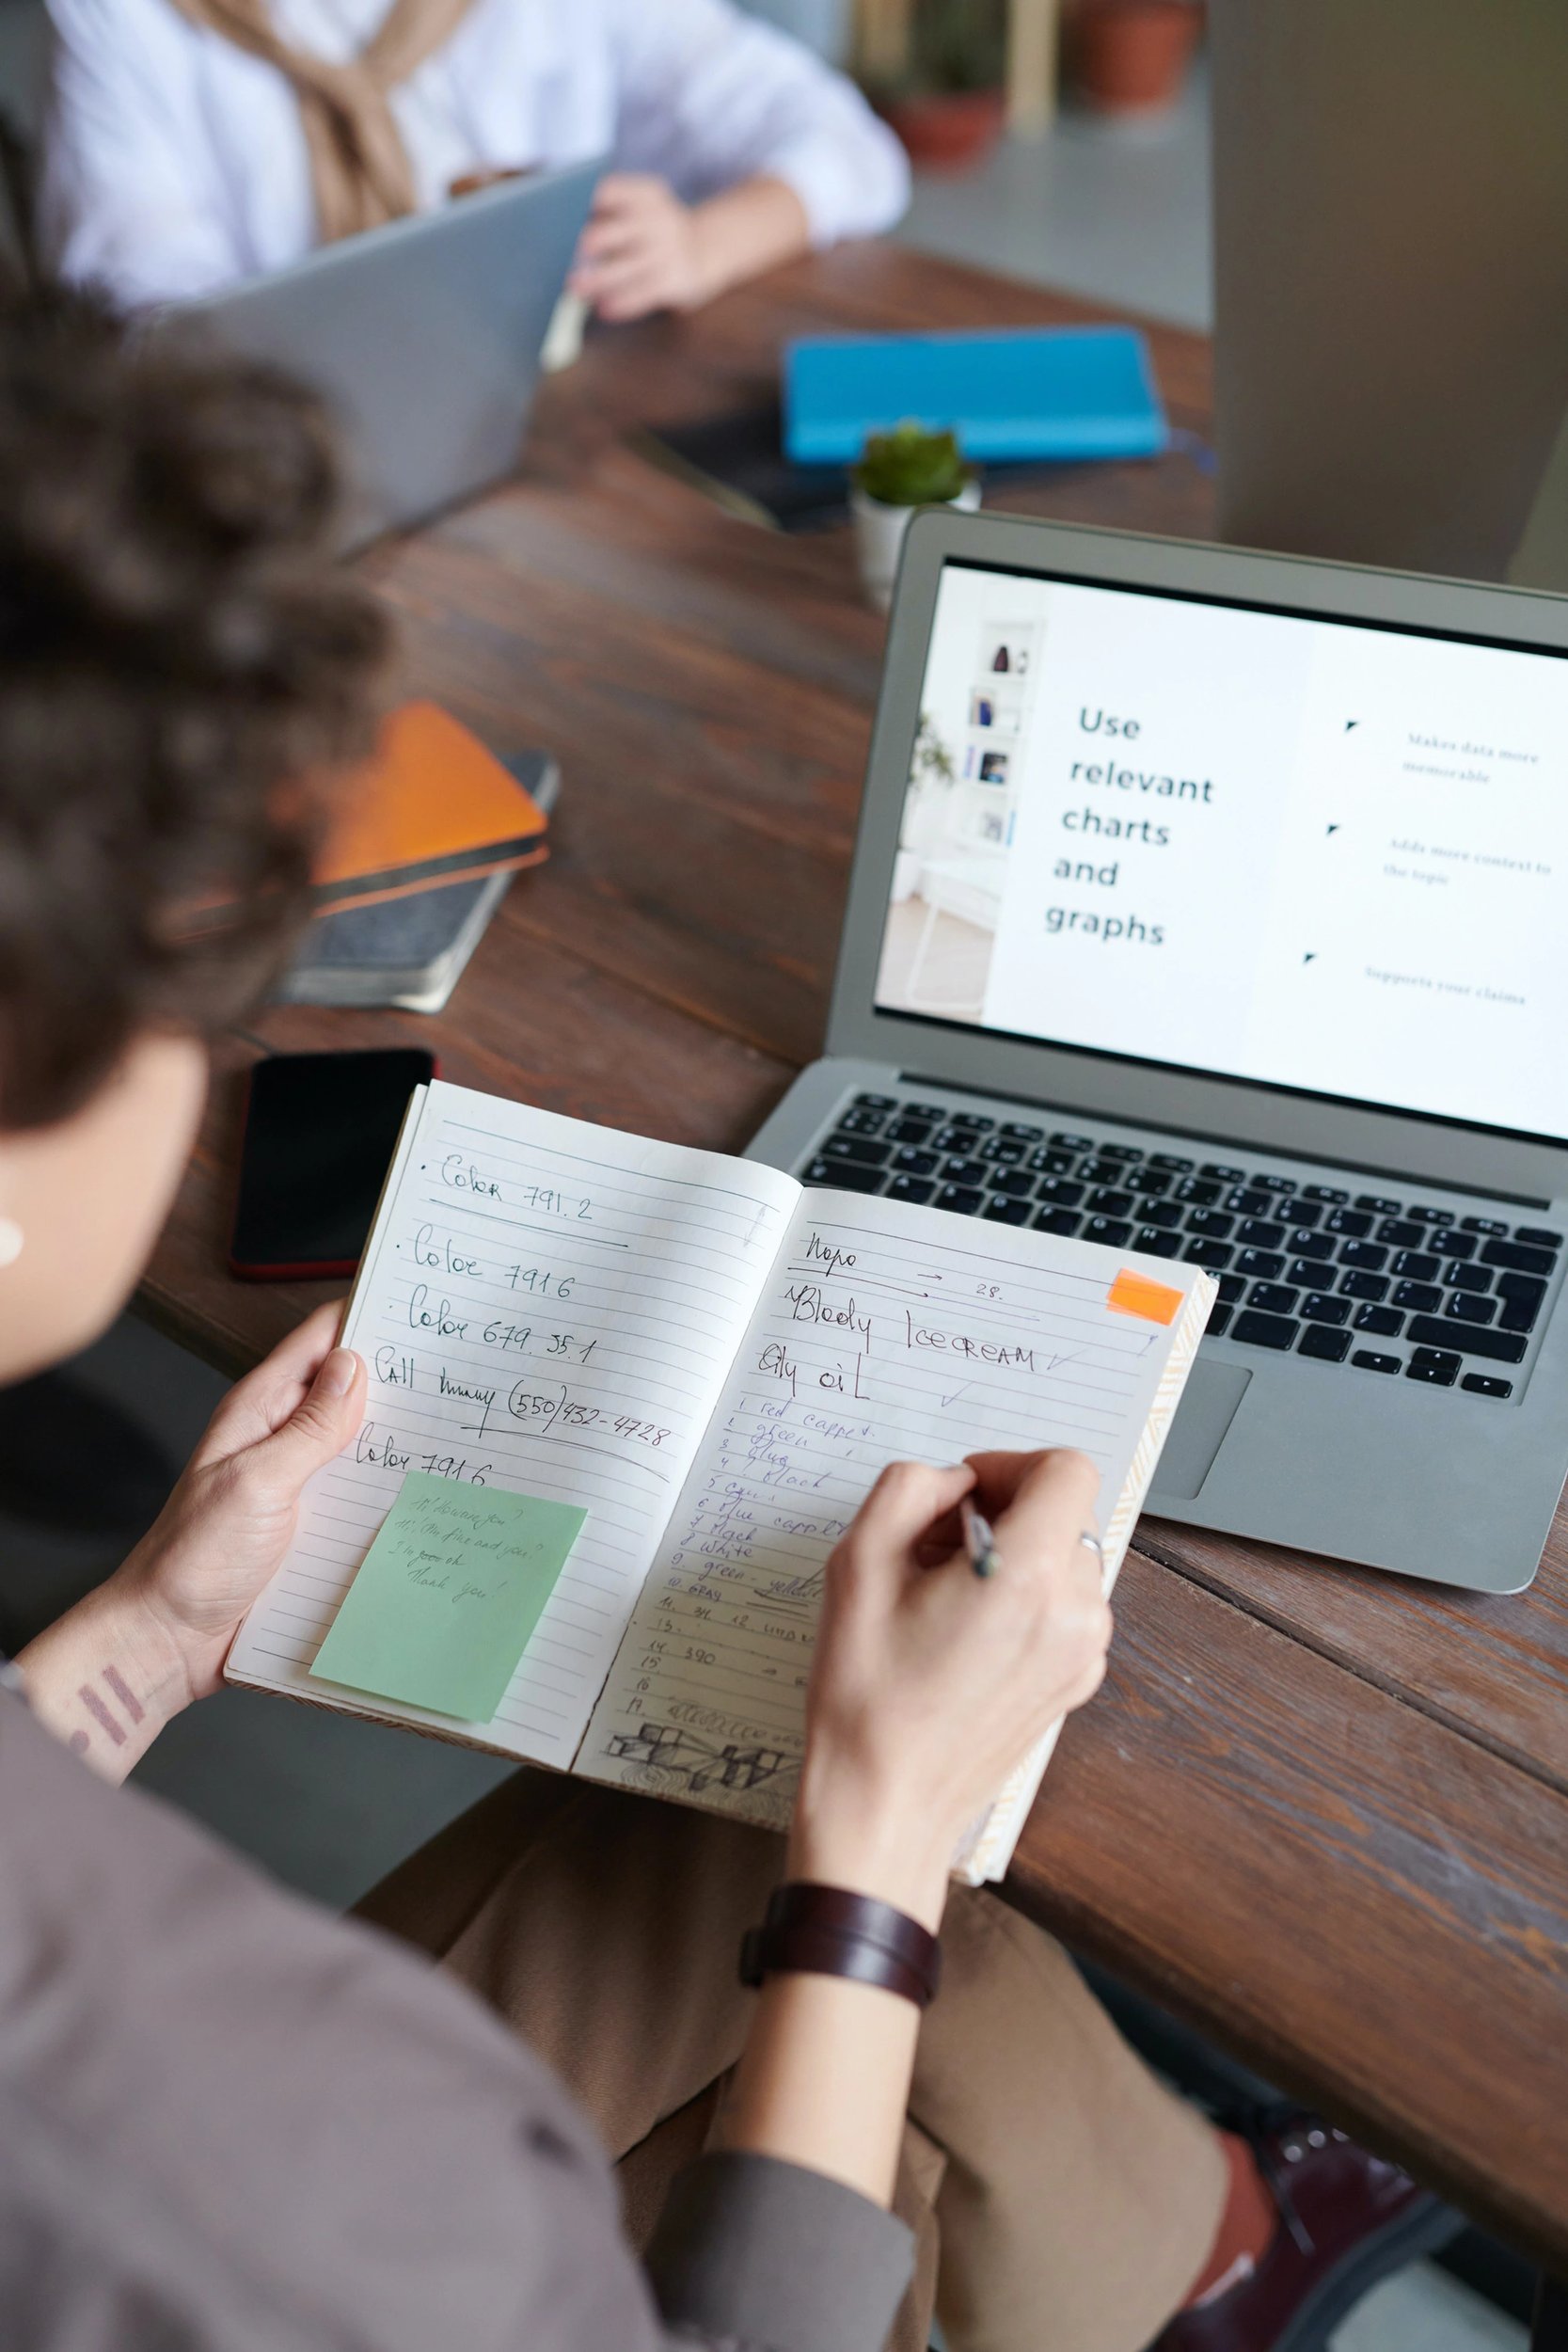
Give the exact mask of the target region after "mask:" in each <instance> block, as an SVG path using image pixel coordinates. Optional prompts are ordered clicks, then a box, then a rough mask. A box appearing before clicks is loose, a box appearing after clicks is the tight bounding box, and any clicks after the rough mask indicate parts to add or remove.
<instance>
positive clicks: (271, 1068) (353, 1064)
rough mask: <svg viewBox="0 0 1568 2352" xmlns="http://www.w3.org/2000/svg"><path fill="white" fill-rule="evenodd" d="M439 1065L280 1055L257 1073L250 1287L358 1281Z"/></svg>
mask: <svg viewBox="0 0 1568 2352" xmlns="http://www.w3.org/2000/svg"><path fill="white" fill-rule="evenodd" d="M435 1076H436V1057H435V1056H434V1055H433V1054H425V1053H420V1052H419V1051H417V1050H416V1049H414V1048H412V1047H408V1048H402V1047H399V1048H396V1049H394V1050H393V1051H391V1052H388V1053H373V1054H275V1055H274V1056H273V1057H271V1058H270V1059H269V1060H267V1061H261V1062H258V1063H257V1065H256V1067H255V1069H254V1070H253V1071H252V1072H251V1073H250V1097H249V1101H248V1103H247V1104H246V1108H245V1144H244V1147H243V1150H242V1152H241V1155H240V1198H239V1205H238V1208H237V1209H236V1211H235V1216H234V1236H233V1240H232V1243H231V1244H230V1252H229V1263H230V1270H231V1271H232V1272H233V1273H235V1274H238V1275H241V1276H243V1277H244V1278H245V1279H246V1280H247V1281H252V1282H282V1281H287V1280H288V1279H290V1278H291V1277H300V1276H304V1277H306V1278H309V1277H313V1276H324V1275H348V1274H352V1273H353V1272H354V1270H355V1268H356V1266H357V1264H358V1263H359V1260H360V1257H361V1255H362V1254H363V1251H364V1248H365V1243H366V1240H367V1239H368V1237H369V1234H370V1230H371V1221H372V1218H373V1217H374V1216H375V1204H376V1202H377V1200H379V1199H380V1197H381V1187H382V1184H384V1183H385V1181H386V1176H387V1169H388V1164H389V1163H390V1160H391V1157H392V1150H393V1147H394V1145H395V1144H396V1142H397V1139H398V1131H399V1129H400V1128H401V1127H402V1125H403V1115H404V1111H405V1110H406V1109H407V1107H408V1098H409V1096H410V1094H412V1092H413V1091H414V1089H415V1088H416V1087H420V1086H427V1085H428V1084H429V1083H430V1081H431V1079H432V1078H434V1077H435Z"/></svg>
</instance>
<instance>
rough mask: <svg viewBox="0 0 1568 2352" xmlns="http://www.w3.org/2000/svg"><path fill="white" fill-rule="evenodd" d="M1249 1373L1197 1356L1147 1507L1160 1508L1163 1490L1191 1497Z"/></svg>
mask: <svg viewBox="0 0 1568 2352" xmlns="http://www.w3.org/2000/svg"><path fill="white" fill-rule="evenodd" d="M1251 1378H1252V1375H1251V1373H1250V1372H1244V1371H1243V1369H1242V1367H1241V1366H1240V1365H1239V1364H1206V1363H1204V1362H1202V1361H1201V1360H1200V1361H1199V1362H1197V1363H1196V1364H1195V1365H1194V1366H1193V1371H1192V1376H1191V1378H1190V1379H1189V1380H1188V1382H1187V1387H1186V1392H1185V1393H1184V1395H1183V1396H1182V1399H1181V1402H1180V1406H1178V1407H1177V1413H1176V1420H1175V1422H1174V1423H1173V1424H1172V1427H1171V1433H1170V1436H1169V1437H1168V1438H1166V1439H1165V1450H1164V1453H1163V1454H1161V1456H1160V1467H1159V1469H1158V1470H1156V1471H1155V1473H1154V1486H1153V1491H1152V1493H1151V1494H1150V1496H1149V1508H1150V1509H1151V1510H1158V1509H1159V1507H1160V1498H1161V1497H1162V1496H1163V1495H1164V1496H1167V1497H1168V1498H1169V1500H1170V1501H1171V1502H1193V1501H1195V1500H1196V1495H1197V1491H1198V1488H1199V1487H1200V1486H1202V1484H1203V1482H1204V1480H1205V1479H1206V1478H1207V1477H1208V1475H1209V1472H1210V1470H1211V1469H1212V1466H1213V1460H1214V1456H1215V1454H1217V1453H1218V1452H1219V1450H1220V1447H1221V1446H1222V1445H1223V1444H1224V1442H1225V1433H1226V1431H1227V1429H1228V1428H1229V1426H1230V1424H1231V1422H1233V1421H1234V1420H1235V1418H1236V1407H1237V1406H1238V1405H1240V1403H1241V1401H1242V1399H1243V1396H1244V1395H1245V1394H1246V1388H1247V1383H1248V1381H1249V1380H1250V1379H1251Z"/></svg>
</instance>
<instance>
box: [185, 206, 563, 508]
mask: <svg viewBox="0 0 1568 2352" xmlns="http://www.w3.org/2000/svg"><path fill="white" fill-rule="evenodd" d="M602 171H603V164H602V162H594V163H587V164H578V165H574V166H572V167H570V168H569V169H566V170H562V171H555V172H550V173H548V174H547V175H541V176H539V177H537V178H528V179H521V180H505V181H501V182H499V183H498V184H497V185H495V186H494V187H491V188H486V189H484V190H483V191H482V192H481V193H479V194H478V195H474V196H466V197H464V198H462V199H459V200H458V201H456V202H453V203H451V204H448V205H444V206H442V208H441V209H440V210H439V211H437V212H434V213H421V214H418V215H414V216H413V217H411V218H409V219H407V220H399V221H393V222H391V223H390V224H388V226H387V227H386V228H384V229H372V230H369V231H368V232H367V233H366V234H364V235H363V236H358V237H351V238H346V239H344V240H343V241H342V242H341V243H340V244H336V245H329V246H322V247H320V248H319V250H317V251H316V252H314V253H311V254H309V255H308V256H307V257H306V259H305V260H304V261H302V262H296V263H294V264H293V266H292V267H291V268H288V269H283V270H277V271H274V272H272V273H271V274H269V275H268V276H266V277H264V278H250V279H247V280H246V281H245V283H244V284H242V285H238V286H235V287H232V288H230V289H228V290H227V291H225V292H224V293H222V294H214V295H212V296H210V297H209V298H208V299H206V300H205V301H202V302H198V303H194V304H189V305H187V306H185V307H184V308H183V309H182V310H180V311H179V312H178V313H174V314H171V316H174V317H177V318H178V319H181V320H191V319H198V320H200V321H203V322H205V323H206V325H207V326H209V327H210V328H211V329H212V331H213V332H214V335H216V336H217V337H218V338H219V339H220V340H221V342H223V343H224V344H225V345H226V346H227V347H228V348H229V349H230V350H233V351H237V352H241V353H244V354H246V355H248V356H250V357H252V358H260V359H266V360H271V361H273V362H275V363H276V364H277V366H278V367H281V368H286V369H287V370H288V371H289V373H291V374H293V375H297V376H298V377H300V378H301V379H302V380H303V381H304V382H305V383H307V384H309V385H311V386H312V387H313V388H314V389H316V390H317V391H319V392H320V393H322V394H323V395H324V396H325V400H326V402H327V405H328V407H329V408H330V409H331V410H332V412H333V414H334V416H335V418H336V420H337V422H338V424H339V427H340V429H341V433H342V435H343V437H344V442H345V446H346V448H347V450H348V453H349V462H350V471H351V481H352V494H351V505H350V515H349V519H348V522H347V524H346V527H345V532H344V547H345V551H346V549H348V548H356V547H359V546H362V545H364V543H365V542H366V541H367V540H370V539H373V538H376V537H379V536H380V534H381V533H382V532H387V531H393V530H399V529H404V528H406V527H407V526H409V525H410V524H413V523H417V522H420V521H422V520H424V519H425V517H426V516H430V515H433V514H436V513H438V512H439V511H440V510H441V509H442V508H443V507H448V506H452V505H455V504H456V503H457V502H458V501H460V500H462V499H466V498H469V497H471V496H472V495H473V494H474V492H475V491H477V490H481V489H483V488H484V487H485V486H486V485H488V484H490V483H492V482H495V481H498V480H499V478H500V477H501V476H502V475H504V474H508V473H510V472H511V471H512V470H513V469H514V468H515V465H516V463H517V457H518V453H519V452H520V450H521V447H522V441H523V435H524V431H525V429H526V427H527V423H528V418H529V412H530V410H531V407H532V405H533V395H534V389H535V387H536V385H537V383H538V380H539V355H540V351H541V349H542V347H543V344H544V342H545V337H546V333H547V331H548V328H549V325H550V321H551V318H552V317H553V315H554V313H555V308H556V305H557V303H558V302H559V300H560V298H561V293H562V287H563V286H564V284H565V281H566V273H567V271H568V270H569V269H570V267H571V264H572V258H573V256H574V254H575V253H576V251H577V245H578V237H579V236H580V235H581V233H582V228H583V224H584V222H585V221H586V219H587V217H588V210H589V205H590V203H591V202H592V199H593V195H594V187H595V185H596V184H597V182H598V180H599V178H600V176H601V174H602Z"/></svg>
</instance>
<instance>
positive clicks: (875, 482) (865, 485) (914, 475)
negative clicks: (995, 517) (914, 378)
mask: <svg viewBox="0 0 1568 2352" xmlns="http://www.w3.org/2000/svg"><path fill="white" fill-rule="evenodd" d="M855 480H856V482H857V483H858V484H859V485H860V487H861V488H862V489H863V491H864V493H865V495H866V497H867V498H868V499H875V500H876V501H878V503H879V505H881V506H945V505H947V504H948V503H949V501H951V500H953V499H956V498H957V497H958V493H959V491H960V490H961V489H962V488H963V487H964V485H965V484H966V483H967V482H968V480H969V468H968V466H967V465H966V464H965V463H964V453H963V452H962V450H961V449H960V448H959V447H958V435H957V434H956V433H927V430H926V428H925V426H924V425H921V424H916V423H915V421H914V420H913V419H912V418H906V419H905V421H904V422H903V423H902V424H898V425H895V427H894V429H893V431H892V432H891V433H873V434H872V435H871V436H870V437H869V439H868V440H867V441H866V444H865V449H864V452H863V455H862V457H861V461H860V464H859V465H858V466H857V467H856V468H855Z"/></svg>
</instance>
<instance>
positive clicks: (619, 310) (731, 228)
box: [567, 171, 811, 319]
mask: <svg viewBox="0 0 1568 2352" xmlns="http://www.w3.org/2000/svg"><path fill="white" fill-rule="evenodd" d="M810 244H811V224H810V222H809V221H808V219H807V217H806V208H805V206H804V205H803V204H802V203H801V201H800V198H799V197H798V196H797V195H796V193H795V190H794V189H793V188H792V187H791V186H790V185H789V183H787V181H784V180H775V179H774V178H772V177H771V175H770V174H768V173H766V172H759V173H758V174H757V175H756V176H755V178H753V179H751V180H742V181H740V182H739V183H738V184H737V185H736V186H735V187H733V188H725V189H724V190H722V192H721V194H720V195H718V196H710V197H708V198H707V199H705V201H704V202H703V203H701V204H683V203H682V202H681V199H680V198H679V197H678V196H677V195H676V194H675V192H674V190H673V188H672V187H671V186H670V184H669V183H668V181H664V180H657V179H655V178H653V177H652V176H651V175H650V174H647V173H643V172H630V171H615V172H611V173H610V177H609V178H608V179H606V180H601V181H600V183H599V184H598V187H597V188H596V189H595V191H594V212H593V217H592V218H591V219H590V221H589V223H588V226H587V228H586V229H585V230H583V232H582V240H581V243H580V244H579V245H578V257H577V261H576V263H575V264H574V266H573V270H572V275H571V277H570V278H569V279H568V280H567V283H568V285H569V286H570V287H571V290H572V292H573V293H574V294H580V295H581V297H582V299H583V300H584V301H585V302H587V303H590V304H591V305H592V306H593V308H594V310H596V311H597V312H598V314H599V316H600V317H601V318H602V319H640V318H645V317H646V316H647V314H648V312H649V311H650V310H699V309H700V308H701V306H702V305H703V304H704V303H705V302H711V301H712V300H713V298H714V296H715V295H716V294H722V293H723V292H724V289H725V288H726V287H727V286H737V285H739V284H740V283H741V282H742V280H743V279H745V278H755V277H756V276H758V274H759V273H760V272H761V271H763V270H768V269H776V268H777V267H778V266H779V265H780V263H781V262H790V261H793V260H794V259H795V257H796V256H797V254H800V253H804V252H806V251H807V250H808V248H809V246H810Z"/></svg>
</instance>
